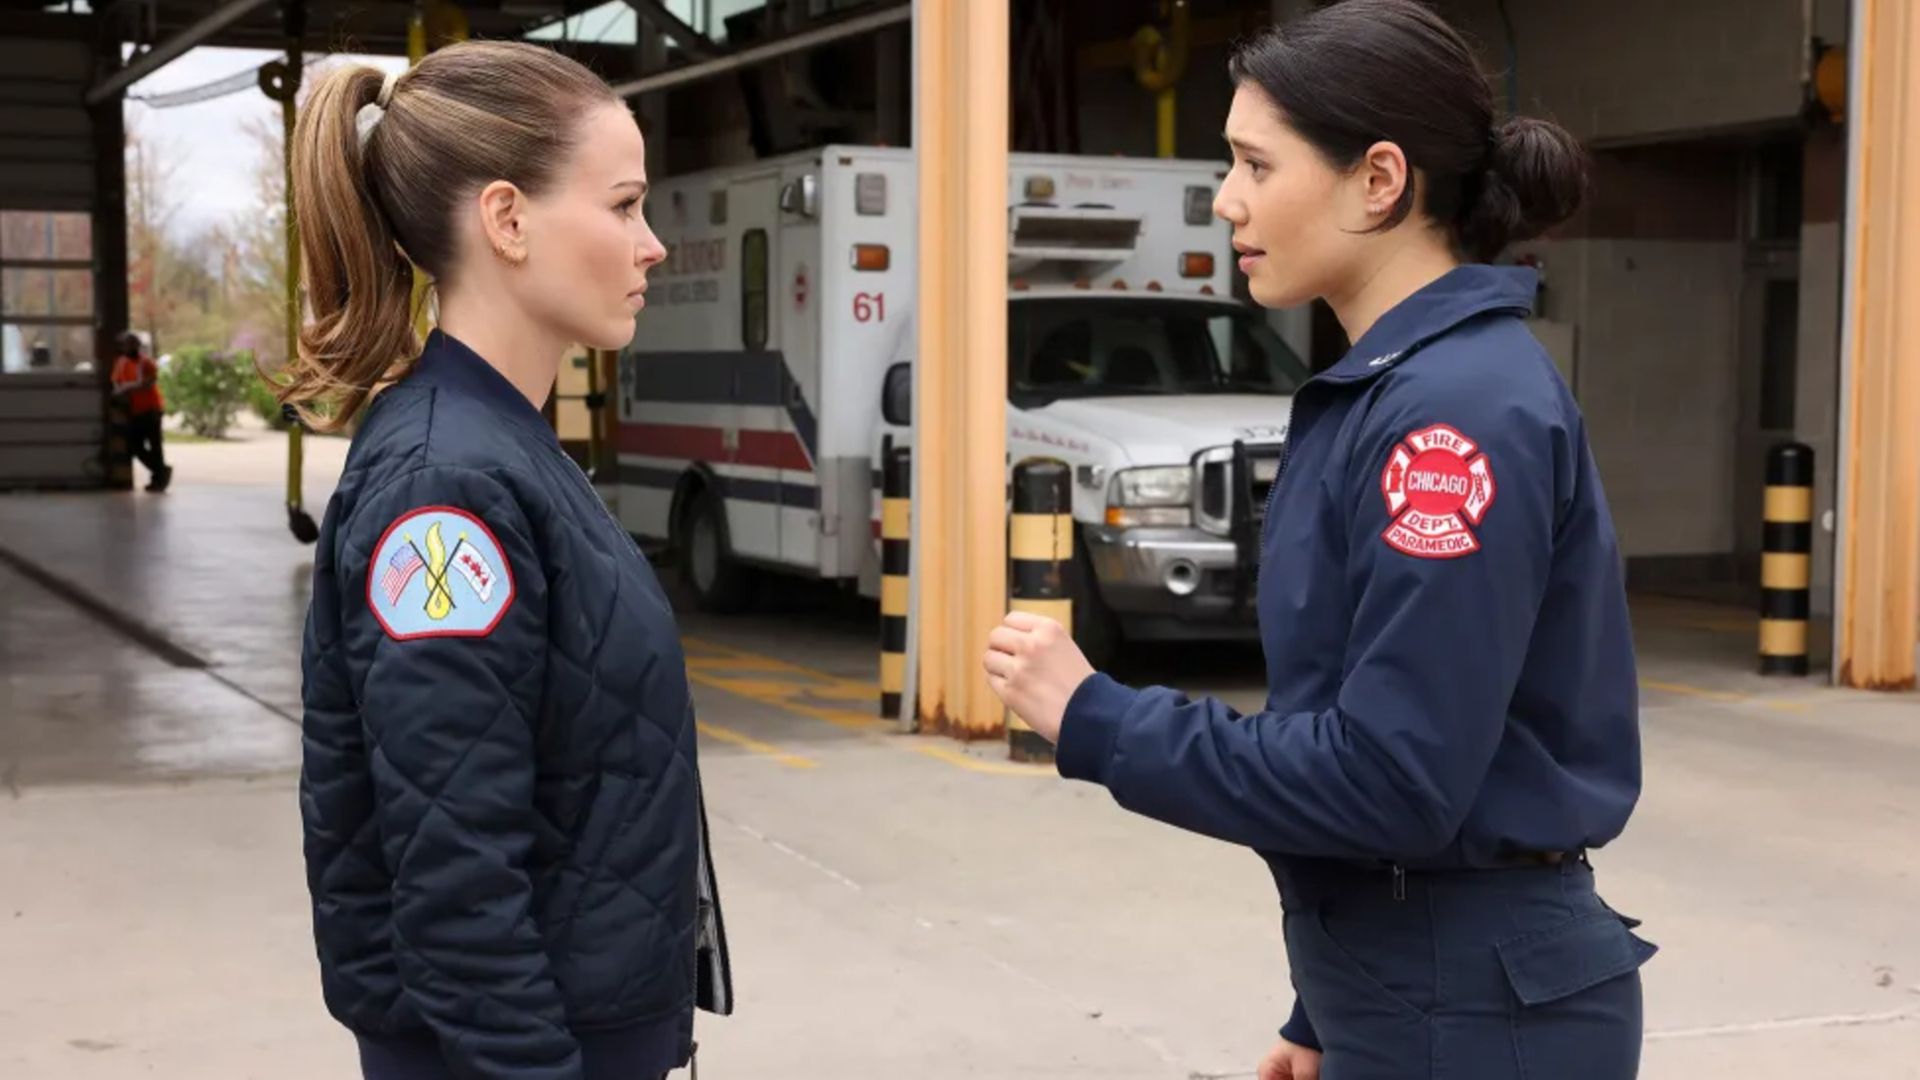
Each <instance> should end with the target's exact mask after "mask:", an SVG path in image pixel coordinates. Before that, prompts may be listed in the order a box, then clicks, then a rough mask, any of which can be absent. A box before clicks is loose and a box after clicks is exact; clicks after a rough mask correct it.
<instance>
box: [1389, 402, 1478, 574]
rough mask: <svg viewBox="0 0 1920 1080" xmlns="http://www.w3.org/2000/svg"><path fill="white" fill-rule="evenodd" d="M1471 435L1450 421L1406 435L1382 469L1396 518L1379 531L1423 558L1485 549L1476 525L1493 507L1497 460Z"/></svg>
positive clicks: (1403, 549) (1452, 556)
mask: <svg viewBox="0 0 1920 1080" xmlns="http://www.w3.org/2000/svg"><path fill="white" fill-rule="evenodd" d="M1479 451H1480V447H1479V446H1478V445H1477V444H1475V443H1474V441H1473V440H1472V439H1469V438H1467V437H1466V436H1465V435H1462V434H1460V433H1459V432H1458V431H1456V430H1454V429H1453V428H1451V427H1448V426H1447V425H1445V424H1435V425H1434V426H1432V427H1430V428H1424V429H1422V430H1420V431H1416V432H1414V433H1413V434H1411V435H1409V436H1407V437H1406V439H1405V440H1403V441H1402V442H1401V443H1400V444H1399V445H1398V446H1395V447H1394V448H1393V453H1392V454H1391V455H1390V456H1389V457H1388V459H1387V466H1386V468H1385V469H1383V470H1381V472H1380V492H1381V494H1382V495H1384V496H1385V497H1386V500H1387V514H1388V516H1390V517H1391V518H1393V522H1392V524H1390V525H1388V526H1387V531H1386V532H1383V533H1381V534H1380V538H1381V539H1383V540H1385V541H1386V542H1387V543H1388V544H1389V545H1390V546H1392V547H1393V548H1394V549H1395V550H1398V551H1401V552H1404V553H1405V554H1408V555H1412V556H1414V557H1415V558H1420V559H1457V558H1459V557H1461V556H1462V555H1471V554H1473V553H1474V552H1476V551H1479V550H1480V538H1479V537H1478V536H1476V535H1475V534H1474V529H1475V528H1477V527H1479V525H1480V523H1481V522H1482V521H1484V520H1486V516H1487V510H1488V509H1489V508H1490V507H1492V506H1493V496H1494V491H1495V489H1494V483H1493V463H1492V462H1490V461H1488V460H1487V455H1485V454H1482V453H1480V452H1479Z"/></svg>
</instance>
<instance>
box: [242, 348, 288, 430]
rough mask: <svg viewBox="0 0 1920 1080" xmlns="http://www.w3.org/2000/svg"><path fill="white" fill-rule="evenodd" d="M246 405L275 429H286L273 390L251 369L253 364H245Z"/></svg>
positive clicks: (283, 417) (284, 419) (284, 417)
mask: <svg viewBox="0 0 1920 1080" xmlns="http://www.w3.org/2000/svg"><path fill="white" fill-rule="evenodd" d="M247 405H248V406H249V407H250V408H252V409H253V415H255V416H257V417H259V418H260V419H262V420H264V421H266V424H267V426H268V427H270V428H272V429H273V430H275V431H285V430H287V418H286V415H285V414H283V413H282V412H281V411H280V402H279V401H277V400H275V398H274V396H273V390H272V389H271V388H270V387H268V386H267V381H266V380H265V379H263V378H261V377H260V373H259V372H257V371H254V370H253V364H252V363H251V362H249V363H248V364H247Z"/></svg>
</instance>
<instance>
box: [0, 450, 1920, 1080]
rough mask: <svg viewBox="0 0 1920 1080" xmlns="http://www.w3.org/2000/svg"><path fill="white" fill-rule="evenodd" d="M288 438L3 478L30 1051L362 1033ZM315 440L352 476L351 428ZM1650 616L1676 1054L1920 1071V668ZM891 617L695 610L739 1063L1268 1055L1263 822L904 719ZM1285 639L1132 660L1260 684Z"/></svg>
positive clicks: (1145, 1073)
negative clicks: (331, 990)
mask: <svg viewBox="0 0 1920 1080" xmlns="http://www.w3.org/2000/svg"><path fill="white" fill-rule="evenodd" d="M316 444H317V448H316ZM279 445H280V444H279V442H278V441H277V439H275V438H274V437H272V436H269V435H266V434H265V433H261V432H254V433H249V434H247V435H246V436H245V437H244V438H242V439H240V440H238V441H236V442H234V443H231V444H228V443H220V444H184V443H183V444H180V445H178V446H171V447H169V451H168V452H169V456H170V457H171V458H173V460H174V461H175V464H176V466H177V473H176V478H175V482H174V488H173V490H172V491H170V492H169V493H167V494H166V495H164V496H158V497H155V496H147V495H144V494H137V493H135V494H118V495H71V496H65V495H13V496H0V552H4V557H0V597H4V604H3V605H0V867H4V868H5V871H4V873H0V971H3V972H5V973H6V974H5V975H4V976H0V1076H6V1077H8V1078H10V1080H11V1078H21V1080H40V1078H49V1080H52V1078H58V1080H94V1078H120V1077H145V1076H193V1077H196V1078H200V1080H239V1078H243V1077H269V1076H271V1077H275V1078H284V1080H305V1078H309V1077H311V1078H315V1080H318V1078H321V1077H327V1078H334V1077H340V1076H346V1075H352V1072H353V1056H352V1046H351V1041H350V1039H349V1038H348V1037H347V1036H346V1034H345V1033H344V1032H343V1031H342V1030H340V1029H339V1028H338V1027H337V1026H335V1025H334V1024H333V1023H332V1021H331V1020H329V1019H328V1017H327V1016H326V1014H325V1012H324V1010H323V1008H322V1006H321V1003H320V997H319V982H318V975H317V970H316V967H315V963H314V959H313V948H312V941H311V937H310V934H309V926H308V912H307V899H306V892H305V887H304V881H303V874H302V867H301V861H300V834H299V819H298V808H297V806H296V803H295V798H294V786H295V782H296V775H297V769H298V767H299V738H298V735H299V732H298V726H297V722H298V716H299V686H300V683H299V679H300V675H299V666H298V659H299V638H300V630H301V623H302V619H303V617H304V612H305V605H306V588H307V575H308V574H309V573H310V567H311V557H312V551H311V549H310V548H305V547H302V546H300V545H298V544H296V543H294V542H293V540H292V539H291V538H290V536H289V535H288V534H287V531H286V525H285V515H284V511H283V510H282V508H281V498H280V491H279V487H278V483H279V479H280V469H281V468H282V467H283V466H282V463H281V459H280V458H279V457H278V456H277V454H278V449H279ZM309 448H310V452H311V453H312V455H313V456H312V457H311V458H310V460H315V461H316V462H318V464H316V465H315V467H314V469H313V470H312V472H311V474H310V485H309V491H308V502H309V505H310V507H311V508H312V509H313V510H314V512H315V513H316V515H317V514H318V512H319V511H320V510H321V509H322V508H323V507H324V505H325V495H326V490H327V486H328V485H327V483H326V479H325V477H326V476H327V475H331V473H329V470H331V471H332V472H337V470H338V468H339V457H338V454H339V451H340V450H342V449H343V448H344V444H341V443H339V442H338V441H337V440H313V441H312V442H310V443H309ZM1636 619H1637V626H1636V634H1637V639H1638V640H1639V641H1640V643H1641V648H1642V656H1641V666H1642V675H1643V678H1644V688H1643V704H1644V712H1643V726H1644V736H1645V748H1646V771H1647V782H1646V795H1645V798H1644V800H1643V802H1642V805H1641V808H1640V811H1639V813H1638V815H1637V816H1636V818H1635V820H1634V822H1633V824H1632V826H1631V827H1630V828H1629V830H1628V833H1627V835H1626V837H1625V838H1624V839H1623V840H1622V841H1621V842H1620V843H1619V844H1617V845H1615V846H1614V847H1612V848H1609V849H1608V850H1606V851H1604V852H1601V853H1599V854H1597V855H1596V856H1595V862H1596V865H1597V866H1598V867H1599V868H1600V872H1601V882H1602V886H1603V889H1604V891H1605V892H1606V894H1607V896H1608V898H1609V900H1610V901H1612V902H1613V903H1614V904H1615V906H1617V907H1618V908H1620V909H1621V910H1622V911H1625V912H1627V913H1629V914H1632V915H1634V916H1636V917H1639V918H1642V919H1644V920H1646V924H1645V926H1644V928H1643V931H1642V932H1643V933H1645V934H1646V936H1647V937H1649V938H1650V939H1652V940H1654V941H1655V942H1657V943H1658V944H1659V945H1660V946H1661V947H1662V952H1661V954H1660V955H1659V956H1658V957H1656V958H1655V960H1654V961H1653V962H1652V963H1651V964H1650V965H1649V966H1648V968H1647V969H1646V985H1647V1017H1648V1041H1647V1049H1646V1066H1645V1069H1644V1070H1643V1075H1645V1076H1649V1077H1656V1078H1676V1080H1677V1078H1694V1077H1706V1076H1740V1077H1746V1078H1757V1080H1766V1078H1775V1077H1778V1078H1781V1080H1786V1078H1789V1077H1791V1078H1794V1080H1798V1078H1799V1077H1800V1076H1802V1075H1805V1074H1807V1073H1809V1072H1811V1073H1814V1074H1817V1075H1821V1076H1836V1077H1839V1076H1844V1077H1872V1078H1876V1080H1878V1078H1896V1077H1920V929H1916V923H1915V920H1914V914H1913V913H1914V912H1915V911H1916V910H1920V844H1915V843H1914V839H1913V838H1914V836H1915V835H1917V834H1920V797H1916V796H1917V794H1920V782H1917V781H1916V777H1917V776H1920V706H1916V705H1915V704H1914V703H1913V700H1912V699H1911V698H1907V697H1895V696H1877V695H1868V694H1862V693H1855V692H1848V691H1839V690H1833V689H1829V688H1826V687H1824V686H1822V685H1820V684H1819V683H1818V682H1816V681H1813V680H1786V681H1779V680H1763V679H1761V678H1759V677H1758V676H1755V675H1750V674H1748V672H1749V670H1750V669H1751V649H1752V636H1751V623H1750V621H1747V616H1746V615H1745V613H1743V612H1737V611H1729V610H1727V609H1722V608H1713V607H1708V606H1705V605H1697V604H1688V603H1681V602H1677V601H1644V602H1641V603H1639V604H1638V605H1637V607H1636ZM802 620H804V625H805V627H806V632H805V633H804V634H796V633H795V632H794V629H795V626H796V625H797V624H800V623H801V622H802ZM874 620H875V615H874V612H873V611H872V609H871V608H870V607H868V606H866V605H863V604H860V603H857V602H849V601H847V600H845V599H844V598H842V597H838V596H836V595H834V594H832V593H830V592H823V591H820V590H817V589H810V588H806V587H795V588H793V589H791V590H788V589H780V590H775V591H774V595H773V596H772V597H771V599H769V601H768V602H767V606H766V607H765V608H763V610H762V611H761V612H759V613H758V614H754V615H749V616H743V617H738V618H730V619H715V618H710V617H704V616H695V615H689V616H686V617H685V618H684V628H685V631H686V634H687V636H688V638H689V645H688V651H689V666H690V671H691V674H692V677H693V680H694V686H695V691H696V696H697V699H698V705H699V720H700V730H701V734H702V747H701V754H702V765H703V769H704V771H705V774H706V777H707V784H708V789H709V794H708V798H709V803H710V810H711V812H712V815H713V827H714V831H715V843H716V845H717V850H716V860H717V863H718V869H719V871H720V874H721V889H722V893H723V896H724V898H725V901H726V905H727V909H726V910H727V916H728V927H729V931H730V933H731V936H732V939H733V949H734V959H735V964H736V978H737V982H738V988H739V994H740V1011H739V1013H738V1015H736V1016H735V1017H733V1018H731V1019H728V1020H724V1021H718V1020H713V1019H711V1018H705V1017H703V1018H702V1020H701V1023H700V1036H699V1037H700V1041H701V1045H702V1048H703V1049H702V1054H701V1058H702V1061H701V1063H702V1065H703V1066H705V1067H706V1068H707V1069H708V1070H709V1075H713V1076H719V1077H730V1076H749V1075H759V1076H782V1077H823V1078H824V1077H836V1078H839V1077H848V1078H854V1077H857V1078H869V1077H871V1078H883V1077H884V1078H892V1077H902V1076H913V1077H921V1078H929V1080H944V1078H950V1077H951V1078H959V1077H1013V1076H1019V1077H1035V1078H1063V1080H1064V1078H1069V1077H1081V1076H1102V1077H1140V1078H1149V1077H1152V1078H1192V1077H1250V1076H1251V1075H1252V1070H1253V1066H1254V1064H1255V1063H1256V1062H1257V1060H1258V1058H1259V1056H1260V1054H1261V1053H1262V1052H1263V1051H1264V1050H1265V1049H1266V1048H1267V1046H1268V1045H1269V1044H1270V1042H1271V1040H1272V1037H1273V1031H1274V1029H1275V1028H1276V1027H1277V1026H1278V1024H1279V1022H1280V1020H1281V1019H1283V1018H1284V1015H1285V1012H1286V1010H1287V1007H1288V1005H1289V1003H1290V1000H1291V999H1290V991H1289V989H1288V983H1287V975H1286V968H1285V958H1284V955H1283V951H1282V948H1281V943H1280V921H1279V913H1278V908H1277V905H1276V903H1275V899H1274V896H1273V885H1272V882H1271V881H1270V879H1269V878H1268V876H1267V873H1266V870H1265V868H1264V867H1263V866H1262V865H1261V863H1260V861H1259V860H1258V859H1257V858H1255V857H1254V856H1252V855H1251V854H1249V853H1247V852H1244V851H1240V850H1237V849H1233V848H1229V847H1226V846H1223V845H1220V844H1216V843H1213V842H1211V841H1207V840H1204V839H1201V838H1198V837H1194V836H1189V835H1185V834H1181V833H1178V832H1176V831H1174V830H1172V829H1168V828H1165V827H1163V826H1159V825H1156V824H1154V823H1151V822H1148V821H1145V820H1143V819H1138V818H1134V817H1131V816H1129V815H1126V814H1124V813H1122V812H1121V811H1119V810H1118V809H1116V808H1115V807H1114V806H1113V805H1112V804H1111V801H1110V800H1109V799H1108V798H1107V797H1106V796H1105V795H1104V794H1103V793H1101V792H1100V791H1097V790H1095V789H1092V788H1089V787H1085V786H1081V785H1070V784H1067V783H1064V782H1062V781H1060V780H1058V779H1056V778H1054V777H1053V776H1052V775H1051V773H1050V772H1049V771H1048V770H1046V769H1043V768H1037V767H1032V766H1023V765H1016V764H1012V763H1010V762H1008V761H1007V760H1006V757H1005V753H1004V749H1003V748H995V747H992V746H971V747H969V746H962V745H960V744H957V743H953V742H949V741H946V740H942V739H932V738H922V737H918V736H908V735H901V734H898V733H896V732H895V731H894V730H893V728H892V727H891V726H890V725H887V724H883V723H881V722H879V721H878V720H877V719H875V717H874V708H873V704H874V701H875V698H876V695H877V690H876V688H875V686H874V685H873V684H874V678H875V672H876V668H877V653H876V642H877V639H876V636H875V630H874V626H875V622H874ZM1259 670H1260V669H1259V663H1258V655H1257V653H1256V652H1254V651H1252V650H1249V649H1237V648H1236V649H1224V650H1223V649H1219V648H1191V649H1171V650H1156V651H1155V653H1154V655H1152V656H1150V657H1141V658H1138V659H1136V660H1135V661H1133V662H1132V664H1131V666H1130V667H1129V668H1127V669H1126V670H1124V671H1122V672H1121V675H1122V676H1123V677H1125V678H1127V679H1129V680H1131V681H1134V682H1148V681H1157V682H1167V683H1172V684H1177V685H1180V686H1182V687H1185V688H1188V689H1191V690H1194V691H1200V692H1210V693H1217V694H1219V695H1221V696H1223V697H1225V698H1226V699H1228V700H1229V701H1231V702H1233V703H1234V704H1236V705H1239V706H1241V707H1244V708H1251V707H1256V706H1257V705H1258V703H1259V701H1260V700H1261V698H1262V695H1263V691H1262V687H1261V685H1260V681H1259Z"/></svg>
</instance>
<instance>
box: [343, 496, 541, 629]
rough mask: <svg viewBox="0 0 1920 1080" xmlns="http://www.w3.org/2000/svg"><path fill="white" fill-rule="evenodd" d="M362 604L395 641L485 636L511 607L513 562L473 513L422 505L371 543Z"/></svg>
mask: <svg viewBox="0 0 1920 1080" xmlns="http://www.w3.org/2000/svg"><path fill="white" fill-rule="evenodd" d="M367 606H368V607H369V608H372V609H373V615H374V618H376V619H379V620H380V626H381V628H382V629H384V630H385V631H386V632H387V636H388V637H390V638H393V639H394V640H395V641H412V640H415V639H417V638H432V637H486V636H487V635H488V634H491V633H493V630H494V627H496V626H499V625H500V620H501V618H502V617H504V616H505V615H506V613H507V609H508V608H509V607H512V606H513V568H512V567H510V566H508V565H507V556H506V553H505V552H503V551H501V550H500V542H499V541H498V540H496V539H495V538H494V535H493V532H492V531H491V530H490V529H488V528H487V526H486V524H485V523H484V522H482V521H481V520H480V519H479V518H477V517H474V516H473V515H472V514H469V513H467V512H466V511H465V510H461V509H459V508H457V507H452V506H423V507H420V508H419V509H416V510H409V511H407V512H406V513H404V514H402V515H400V517H399V518H398V519H397V520H395V521H394V523H393V524H391V525H389V526H387V531H386V534H385V535H384V536H382V537H381V538H380V543H379V544H378V545H377V546H375V548H374V549H373V562H372V565H371V566H370V567H369V568H368V571H367Z"/></svg>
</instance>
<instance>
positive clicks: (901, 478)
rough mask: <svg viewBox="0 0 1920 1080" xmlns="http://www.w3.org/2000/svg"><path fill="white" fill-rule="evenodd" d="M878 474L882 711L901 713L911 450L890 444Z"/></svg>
mask: <svg viewBox="0 0 1920 1080" xmlns="http://www.w3.org/2000/svg"><path fill="white" fill-rule="evenodd" d="M881 470H882V471H881V479H880V715H881V716H882V717H884V718H885V719H888V720H898V719H900V706H901V700H900V699H901V694H902V693H903V692H904V691H905V690H906V686H907V604H908V591H907V569H908V565H909V558H908V557H909V555H910V553H911V548H910V547H909V546H908V545H909V543H910V539H909V538H910V537H911V536H912V535H913V532H912V523H913V513H912V503H911V502H910V501H909V500H910V498H911V496H912V493H913V451H912V450H911V449H909V448H907V447H904V446H901V447H894V446H889V447H888V449H887V451H886V456H885V461H884V463H883V465H882V466H881Z"/></svg>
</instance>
